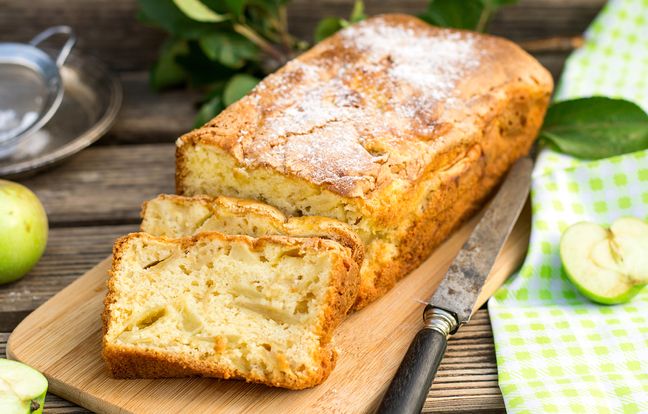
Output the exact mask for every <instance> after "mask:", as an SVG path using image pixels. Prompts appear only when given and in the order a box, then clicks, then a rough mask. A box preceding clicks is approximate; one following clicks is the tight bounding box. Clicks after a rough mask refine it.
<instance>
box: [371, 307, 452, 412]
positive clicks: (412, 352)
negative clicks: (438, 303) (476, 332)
mask: <svg viewBox="0 0 648 414" xmlns="http://www.w3.org/2000/svg"><path fill="white" fill-rule="evenodd" d="M430 310H431V312H429V313H428V309H426V313H425V314H426V316H427V315H428V314H435V313H439V314H441V315H440V317H439V315H433V316H431V318H432V319H431V320H430V321H428V320H426V327H425V328H423V329H421V330H420V331H419V332H418V333H417V334H416V336H415V337H414V340H412V343H411V344H410V346H409V349H408V350H407V353H406V354H405V357H404V358H403V361H402V362H401V364H400V366H399V367H398V371H396V375H395V376H394V379H393V380H392V382H391V384H389V388H387V392H386V393H385V395H384V397H383V400H382V402H381V403H380V407H378V411H377V413H378V414H419V413H420V412H421V410H422V409H423V404H424V403H425V399H426V398H427V395H428V393H429V392H430V387H431V386H432V381H433V380H434V377H435V375H436V373H437V370H438V369H439V364H440V363H441V359H443V355H444V354H445V351H446V347H447V345H448V334H449V333H450V332H452V331H454V330H455V329H456V327H457V323H456V320H455V319H454V317H453V316H451V315H450V314H449V313H448V312H445V311H443V310H440V309H430ZM450 318H452V320H450ZM431 322H432V323H431Z"/></svg>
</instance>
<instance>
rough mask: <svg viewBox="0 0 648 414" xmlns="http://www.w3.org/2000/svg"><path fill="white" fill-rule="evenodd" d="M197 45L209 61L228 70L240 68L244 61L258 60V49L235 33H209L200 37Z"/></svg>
mask: <svg viewBox="0 0 648 414" xmlns="http://www.w3.org/2000/svg"><path fill="white" fill-rule="evenodd" d="M199 43H200V47H201V48H202V50H203V52H205V55H207V57H208V58H209V59H211V60H215V61H217V62H220V63H222V64H223V65H225V66H228V67H230V68H235V69H237V68H241V67H243V65H245V61H246V60H253V61H257V60H258V59H259V48H258V47H257V46H256V45H255V44H254V43H252V42H251V41H249V40H248V39H246V38H245V37H243V36H242V35H240V34H238V33H235V32H214V33H210V34H207V35H205V36H203V37H201V38H200V42H199Z"/></svg>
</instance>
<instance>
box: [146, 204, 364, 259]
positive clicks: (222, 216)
mask: <svg viewBox="0 0 648 414" xmlns="http://www.w3.org/2000/svg"><path fill="white" fill-rule="evenodd" d="M141 216H142V226H141V230H142V231H143V232H146V233H149V234H152V235H154V236H165V237H184V236H193V235H194V234H197V233H202V232H206V231H219V232H221V233H225V234H244V235H247V236H252V237H260V236H271V235H277V236H293V237H323V238H327V239H331V240H335V241H336V242H338V243H340V244H342V245H343V246H345V247H347V248H348V249H349V250H350V251H351V255H352V256H353V258H354V259H355V261H356V262H357V263H358V266H361V265H362V262H363V260H364V244H363V243H362V240H360V237H359V236H358V235H357V234H356V232H355V231H353V229H352V228H351V226H349V225H348V224H346V223H342V222H341V221H338V220H335V219H331V218H328V217H318V216H302V217H286V216H285V215H284V214H283V213H282V212H281V211H279V210H278V209H276V208H275V207H272V206H270V205H268V204H265V203H261V202H259V201H254V200H243V199H239V198H234V197H223V196H220V197H207V196H194V197H184V196H178V195H171V194H161V195H159V196H157V197H156V198H154V199H152V200H149V201H147V202H145V203H144V205H143V206H142V213H141Z"/></svg>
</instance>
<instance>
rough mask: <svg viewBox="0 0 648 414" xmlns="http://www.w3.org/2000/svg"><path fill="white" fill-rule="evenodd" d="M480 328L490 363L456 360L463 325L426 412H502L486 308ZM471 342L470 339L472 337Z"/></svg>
mask: <svg viewBox="0 0 648 414" xmlns="http://www.w3.org/2000/svg"><path fill="white" fill-rule="evenodd" d="M468 327H474V328H478V329H479V330H480V331H481V332H483V334H482V336H481V337H480V338H479V339H478V342H479V346H480V347H483V348H484V349H485V350H486V351H487V352H488V354H489V355H490V358H489V363H488V364H484V363H481V362H477V361H473V362H470V363H465V362H462V361H458V360H457V359H458V358H460V357H458V356H457V355H461V354H463V353H465V352H470V350H468V351H466V350H465V347H466V345H465V342H466V339H467V338H466V337H469V336H470V335H471V334H470V333H465V332H470V330H468V329H466V330H465V331H464V329H463V328H462V330H460V331H459V332H458V333H457V335H455V336H454V337H452V338H451V339H450V341H449V342H448V351H447V352H446V356H445V358H444V359H443V361H442V362H441V367H440V369H439V374H438V376H437V378H436V380H435V382H434V385H433V386H432V389H431V390H430V394H429V396H428V399H427V401H426V403H425V407H424V410H423V412H426V413H474V412H477V411H479V412H480V413H500V412H504V411H503V410H504V403H503V400H502V397H501V393H500V391H499V388H498V386H497V367H496V365H495V353H494V345H493V338H492V333H491V330H490V322H489V319H488V312H487V311H486V310H480V311H478V312H477V313H476V314H475V316H474V318H473V320H472V321H471V323H470V325H467V326H466V327H465V328H468ZM8 337H9V334H8V333H6V332H0V358H1V357H4V356H5V354H4V352H5V346H6V341H7V338H8ZM470 342H473V340H471V341H470ZM46 407H47V412H48V413H50V412H51V413H57V414H62V413H86V412H88V411H86V410H84V409H82V408H80V407H77V406H76V405H74V404H73V403H70V402H67V401H65V400H63V399H60V398H58V397H56V396H53V395H48V399H47V402H46Z"/></svg>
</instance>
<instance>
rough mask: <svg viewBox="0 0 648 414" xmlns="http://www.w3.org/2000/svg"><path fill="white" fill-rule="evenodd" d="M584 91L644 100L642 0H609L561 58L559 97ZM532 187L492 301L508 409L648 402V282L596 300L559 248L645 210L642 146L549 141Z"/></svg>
mask: <svg viewBox="0 0 648 414" xmlns="http://www.w3.org/2000/svg"><path fill="white" fill-rule="evenodd" d="M591 95H604V96H611V97H623V98H625V99H628V100H632V101H634V102H635V103H637V104H639V105H640V106H642V107H643V109H644V110H647V111H648V0H611V1H610V2H609V3H608V4H607V5H606V6H605V8H604V9H603V11H602V12H601V14H600V15H599V16H598V17H597V19H596V20H595V21H594V23H593V24H592V26H591V27H590V28H589V30H588V31H587V33H586V42H585V45H584V46H583V47H582V48H581V49H579V50H578V51H576V52H574V53H573V55H572V56H570V58H569V59H568V61H567V65H566V68H565V71H564V73H563V76H562V79H561V82H560V85H559V88H558V92H557V99H567V98H572V97H582V96H591ZM531 196H532V201H533V203H532V208H533V221H532V231H531V243H530V246H529V253H528V256H527V258H526V260H525V262H524V265H523V266H522V268H521V269H520V271H519V273H518V274H517V275H515V276H513V277H512V278H511V279H510V280H509V281H508V282H507V283H506V284H505V285H504V286H503V287H502V288H500V289H499V291H498V292H497V293H496V294H495V296H494V297H493V298H492V299H491V300H490V301H489V303H488V309H489V311H490V316H491V321H492V325H493V333H494V336H495V345H496V352H497V366H498V371H499V385H500V388H501V390H502V394H503V395H504V401H505V403H506V408H507V410H508V412H509V413H534V414H535V413H648V288H645V289H644V290H643V291H642V292H641V293H640V294H639V295H638V296H636V297H635V298H633V299H632V301H630V302H629V303H627V304H624V305H616V306H603V305H596V304H593V303H591V302H589V301H588V300H587V299H585V298H584V297H583V296H581V295H580V293H579V292H578V291H577V290H576V289H575V288H574V286H572V284H571V283H570V282H569V281H568V280H567V279H566V278H565V276H563V274H562V272H561V262H560V257H559V254H558V247H559V241H560V236H561V234H562V232H563V230H565V228H566V227H567V226H569V225H571V224H573V223H576V222H578V221H583V220H587V221H593V222H596V223H600V224H604V225H609V224H610V223H611V222H613V221H614V220H615V219H616V218H618V217H621V216H636V217H639V218H642V219H644V220H648V151H641V152H637V153H633V154H627V155H624V156H619V157H614V158H609V159H605V160H600V161H589V162H588V161H581V160H577V159H575V158H572V157H569V156H566V155H563V154H558V153H556V152H553V151H550V150H546V149H545V150H543V151H542V152H541V153H540V156H539V158H538V161H537V165H536V168H535V171H534V175H533V185H532V194H531ZM647 254H648V252H647Z"/></svg>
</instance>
